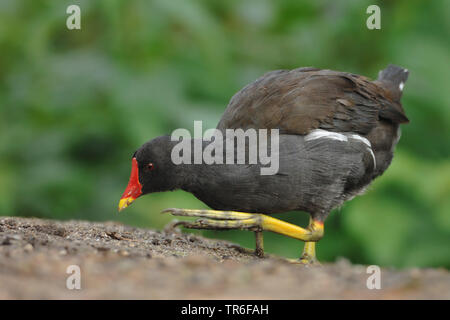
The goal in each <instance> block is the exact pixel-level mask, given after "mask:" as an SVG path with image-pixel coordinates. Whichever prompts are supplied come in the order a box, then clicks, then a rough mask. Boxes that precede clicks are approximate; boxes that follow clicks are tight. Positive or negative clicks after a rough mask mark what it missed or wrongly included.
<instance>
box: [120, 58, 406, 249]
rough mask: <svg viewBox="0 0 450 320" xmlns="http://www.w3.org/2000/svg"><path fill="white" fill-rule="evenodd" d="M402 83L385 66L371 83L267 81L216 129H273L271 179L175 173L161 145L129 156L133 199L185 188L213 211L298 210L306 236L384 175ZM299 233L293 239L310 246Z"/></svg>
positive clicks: (229, 172) (327, 74)
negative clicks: (136, 190) (275, 156)
mask: <svg viewBox="0 0 450 320" xmlns="http://www.w3.org/2000/svg"><path fill="white" fill-rule="evenodd" d="M407 77H408V71H407V70H406V69H403V68H400V67H397V66H393V65H390V66H388V67H387V68H386V69H384V70H383V71H381V72H380V74H379V77H378V79H377V80H376V81H370V80H369V79H367V78H365V77H363V76H359V75H355V74H351V73H346V72H337V71H331V70H319V69H314V68H300V69H295V70H290V71H288V70H278V71H272V72H269V73H267V74H265V75H264V76H262V77H261V78H259V79H257V80H256V81H255V82H253V83H251V84H249V85H247V86H246V87H244V88H243V89H242V90H241V91H239V92H238V93H236V94H235V95H234V96H233V98H232V99H231V101H230V103H229V105H228V107H227V109H226V110H225V113H224V114H223V116H222V118H221V119H220V122H219V124H218V126H217V128H218V129H219V130H221V131H223V132H225V129H237V128H241V129H244V130H246V129H249V128H254V129H279V130H280V140H279V141H280V142H279V146H280V147H279V159H280V163H279V170H278V173H277V174H275V175H261V174H260V167H261V165H260V164H241V165H238V164H235V165H226V164H213V165H205V164H196V165H188V164H181V165H174V164H173V163H172V162H171V159H170V154H171V150H172V147H173V146H174V145H175V144H176V142H172V141H170V137H168V136H167V137H159V138H156V139H153V140H151V141H149V142H147V143H146V144H144V145H143V146H142V147H141V148H140V149H138V150H137V152H136V153H135V158H136V159H137V164H138V172H139V184H140V185H141V193H142V194H146V193H151V192H157V191H167V190H173V189H183V190H186V191H188V192H191V193H192V194H194V195H195V196H196V197H197V198H199V199H200V200H202V201H203V202H204V203H206V204H207V205H208V206H210V207H211V208H212V209H216V210H233V211H240V212H247V213H263V214H270V213H281V212H286V211H292V210H303V211H307V212H309V213H310V214H311V217H312V224H310V227H309V229H306V230H307V231H308V230H309V231H310V232H312V231H311V230H312V229H314V228H315V227H314V226H316V227H317V226H318V225H320V223H322V222H323V221H324V220H325V219H326V217H327V216H328V214H329V212H330V211H331V210H332V209H333V208H335V207H337V206H339V205H341V204H342V203H343V202H344V201H346V200H349V199H351V198H353V197H354V196H355V195H357V194H361V193H362V192H364V190H365V188H366V187H367V186H368V185H369V184H370V183H371V181H373V179H375V178H376V177H377V176H379V175H381V174H382V173H383V172H384V171H385V170H386V169H387V167H388V166H389V164H390V162H391V160H392V157H393V150H394V147H395V145H396V143H397V142H398V139H399V135H400V133H399V124H401V123H407V122H408V118H407V117H406V115H405V113H404V110H403V108H402V105H401V103H400V98H401V95H402V89H403V86H404V83H405V81H406V79H407ZM203 145H204V146H206V145H207V143H205V142H203ZM247 147H248V146H247ZM149 163H151V164H152V166H151V169H149V168H148V164H149ZM130 181H131V179H130ZM127 190H128V189H127ZM123 198H126V199H127V195H126V193H124V196H123ZM132 200H134V199H132ZM132 200H131V201H132ZM131 201H129V199H128V200H127V202H126V205H128V203H129V202H131ZM122 204H123V203H122ZM174 210H175V209H174ZM177 210H178V209H177ZM172 213H173V212H172ZM179 215H190V214H186V213H184V214H179ZM196 216H200V215H198V214H197V215H196ZM201 216H206V217H210V216H209V215H201ZM213 219H220V218H217V217H215V218H213ZM314 223H316V225H314ZM189 226H190V227H195V226H197V227H198V226H201V224H197V225H195V226H193V225H188V227H189ZM209 226H210V227H211V228H214V226H215V225H214V224H211V225H209ZM228 227H230V225H228ZM238 228H243V227H242V226H238ZM248 229H251V228H248ZM256 229H258V228H256ZM256 229H255V228H254V230H256ZM259 229H261V230H271V231H274V230H273V229H274V228H265V227H264V226H262V225H261V226H260V228H259ZM300 229H301V228H299V232H300V233H301V232H303V231H301V230H300ZM252 230H253V229H252ZM302 230H304V229H302ZM309 231H308V232H309ZM275 232H279V231H276V230H275ZM280 233H284V232H280ZM300 233H299V235H298V236H295V237H297V238H298V239H301V240H304V241H317V239H316V237H314V239H313V240H311V239H310V240H308V239H309V238H308V237H304V235H303V234H300ZM322 233H323V231H322ZM291 236H292V235H291ZM302 237H303V238H302ZM305 250H306V249H305Z"/></svg>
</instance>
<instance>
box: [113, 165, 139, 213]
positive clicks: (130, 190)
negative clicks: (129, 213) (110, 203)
mask: <svg viewBox="0 0 450 320" xmlns="http://www.w3.org/2000/svg"><path fill="white" fill-rule="evenodd" d="M141 194H142V186H141V184H140V183H139V169H138V163H137V160H136V158H133V160H132V164H131V175H130V181H129V182H128V186H127V188H126V189H125V192H124V193H123V195H122V198H120V201H119V211H121V210H123V209H125V208H126V207H128V206H129V205H130V204H131V203H132V202H133V201H134V200H136V199H137V198H138V197H139V196H140V195H141Z"/></svg>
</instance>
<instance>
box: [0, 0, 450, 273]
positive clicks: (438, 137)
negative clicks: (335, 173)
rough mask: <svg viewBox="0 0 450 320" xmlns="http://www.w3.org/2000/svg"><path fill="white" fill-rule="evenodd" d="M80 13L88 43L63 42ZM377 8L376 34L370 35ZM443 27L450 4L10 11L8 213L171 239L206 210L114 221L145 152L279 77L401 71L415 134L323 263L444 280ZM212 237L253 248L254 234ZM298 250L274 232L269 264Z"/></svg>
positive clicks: (133, 0)
mask: <svg viewBox="0 0 450 320" xmlns="http://www.w3.org/2000/svg"><path fill="white" fill-rule="evenodd" d="M71 4H78V5H79V6H80V8H81V28H82V29H81V30H68V29H67V28H66V19H67V17H68V16H69V15H68V14H66V8H67V7H68V6H69V5H71ZM371 4H378V5H379V6H380V7H381V30H368V29H367V27H366V20H367V18H368V16H369V15H368V14H367V13H366V9H367V7H368V6H369V5H371ZM449 17H450V2H449V1H448V0H435V1H411V0H408V1H406V0H405V1H374V0H370V1H361V0H351V1H323V0H322V1H299V0H280V1H273V2H272V1H268V0H246V1H241V0H223V1H218V0H198V1H194V0H192V1H187V0H170V1H168V0H155V1H146V0H142V1H138V0H126V1H125V0H123V1H120V0H89V1H88V0H85V1H77V0H70V1H68V0H58V1H55V0H49V1H27V0H1V1H0V215H5V216H27V217H30V216H32V217H41V218H50V219H61V220H67V219H87V220H95V221H104V220H114V221H120V222H123V223H126V224H130V225H134V226H139V227H146V228H156V229H161V228H163V226H164V225H165V224H166V223H168V222H169V221H170V220H171V219H172V218H171V217H170V216H167V215H161V214H159V212H160V211H161V210H163V209H165V208H167V207H179V208H206V206H205V205H204V204H203V203H201V202H200V201H199V200H197V199H196V198H195V197H194V196H192V195H191V194H188V193H185V192H183V191H176V192H166V193H160V194H152V195H148V196H145V197H143V198H141V199H139V200H138V201H136V202H135V203H134V204H133V205H132V206H131V207H130V208H128V209H127V210H125V211H123V212H122V213H120V214H118V212H117V204H118V200H119V198H120V196H121V194H122V192H123V191H124V189H125V187H126V185H127V182H128V178H129V173H130V168H131V161H130V160H131V156H132V154H133V152H134V150H135V149H137V148H138V147H139V146H140V145H141V144H142V143H144V142H145V141H147V140H149V139H151V138H154V137H156V136H159V135H163V134H170V133H171V132H172V131H173V130H174V129H176V128H187V129H189V130H193V121H194V120H203V121H204V128H214V127H215V126H216V124H217V122H218V120H219V118H220V116H221V114H222V113H223V111H224V109H225V107H226V105H227V103H228V101H229V99H230V98H231V96H232V95H233V94H234V93H235V92H236V91H238V90H239V89H241V88H242V87H243V86H244V85H246V84H247V83H249V82H251V81H253V80H255V79H256V78H257V77H259V76H261V75H262V74H264V73H265V72H267V71H270V70H274V69H290V68H296V67H301V66H315V67H319V68H329V69H335V70H341V71H348V72H353V73H358V74H362V75H366V76H368V77H370V78H376V76H377V74H378V71H379V70H380V69H383V68H384V67H385V66H386V65H387V64H389V63H394V64H398V65H400V66H403V67H405V68H408V69H409V70H410V78H409V80H408V82H407V83H406V86H405V89H404V95H403V100H402V101H403V105H404V108H405V110H406V113H407V115H408V117H409V119H410V120H411V123H410V124H409V125H405V126H403V127H402V129H403V135H402V138H401V140H400V142H399V145H398V147H397V149H396V153H395V157H394V161H393V163H392V165H391V167H390V169H389V170H387V171H386V173H385V174H384V175H383V176H382V177H381V178H379V179H378V180H376V181H375V182H374V183H373V184H372V186H371V187H370V189H369V190H368V192H367V193H366V195H364V196H362V197H358V198H356V199H354V200H353V201H351V202H348V203H346V204H345V205H344V206H343V207H342V208H341V209H339V210H335V211H334V212H333V213H332V214H331V215H330V218H329V219H328V220H327V223H326V228H325V231H326V236H325V237H324V238H323V239H322V240H321V241H320V244H319V245H318V258H319V259H320V260H321V261H324V262H326V261H334V260H335V259H336V258H337V257H339V256H343V257H346V258H348V259H350V260H351V261H352V262H354V263H364V264H378V265H383V266H394V267H411V266H418V267H446V268H450V143H449V138H450V106H449V101H450V90H449V84H450V63H449V62H450V59H449V58H450V41H449V39H450V19H449ZM277 217H278V218H281V219H283V220H287V221H290V222H293V223H296V224H299V225H303V226H304V225H306V224H307V222H308V215H307V214H306V213H298V212H293V213H287V214H283V215H278V216H277ZM195 232H196V231H195ZM203 234H204V235H205V236H207V237H212V238H223V239H228V240H231V241H234V242H237V243H240V244H242V245H244V246H247V247H253V246H254V238H253V233H250V232H245V231H236V232H235V231H230V232H212V231H207V232H203ZM302 246H303V244H302V243H301V242H299V241H296V240H293V239H289V238H286V237H283V236H280V235H276V234H270V233H266V234H265V247H266V250H267V251H268V252H271V253H276V254H278V255H282V256H288V257H298V256H299V255H300V253H301V250H302Z"/></svg>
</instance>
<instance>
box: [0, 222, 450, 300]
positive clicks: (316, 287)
mask: <svg viewBox="0 0 450 320" xmlns="http://www.w3.org/2000/svg"><path fill="white" fill-rule="evenodd" d="M71 265H77V266H79V268H80V274H81V289H79V290H77V289H73V290H69V289H68V288H67V286H66V282H67V279H68V277H70V276H71V275H72V274H68V273H67V268H68V267H69V266H71ZM366 271H367V267H366V266H362V265H352V264H350V263H349V262H348V261H346V260H340V261H338V262H336V263H333V264H324V265H322V266H320V267H305V266H302V265H294V264H289V263H287V262H285V261H283V260H281V259H277V258H275V257H268V258H264V259H259V258H256V257H255V256H254V255H252V254H251V253H248V252H246V251H245V250H244V249H243V248H241V247H239V246H238V245H235V244H232V243H229V242H225V241H217V240H209V239H205V238H202V237H199V236H195V235H192V234H188V233H179V232H173V231H172V232H160V231H155V230H149V229H140V228H133V227H129V226H125V225H121V224H118V223H112V222H108V223H92V222H85V221H68V222H59V221H49V220H41V219H24V218H16V217H11V218H10V217H0V299H450V273H449V272H448V271H447V270H443V269H408V270H391V269H381V289H379V290H377V289H373V290H369V289H368V288H367V285H366V283H367V278H368V277H369V276H370V274H367V273H366Z"/></svg>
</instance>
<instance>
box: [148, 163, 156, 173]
mask: <svg viewBox="0 0 450 320" xmlns="http://www.w3.org/2000/svg"><path fill="white" fill-rule="evenodd" d="M154 168H155V166H154V165H153V163H149V164H147V170H150V171H151V170H153V169H154Z"/></svg>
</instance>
